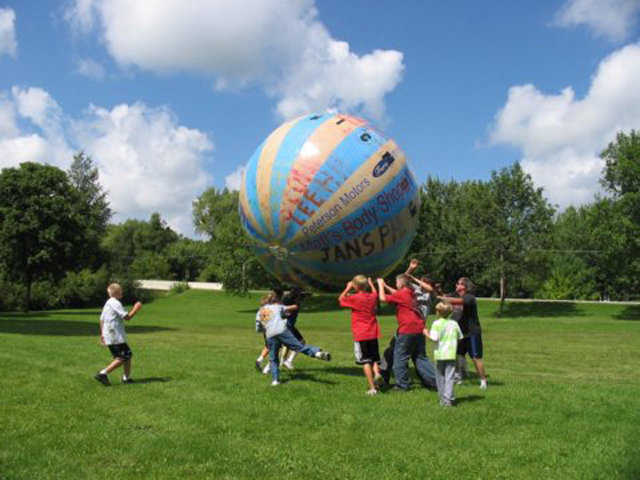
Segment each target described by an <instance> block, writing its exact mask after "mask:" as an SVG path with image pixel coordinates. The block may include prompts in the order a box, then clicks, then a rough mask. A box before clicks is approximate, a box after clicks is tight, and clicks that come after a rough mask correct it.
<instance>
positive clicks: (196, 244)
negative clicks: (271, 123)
mask: <svg viewBox="0 0 640 480" xmlns="http://www.w3.org/2000/svg"><path fill="white" fill-rule="evenodd" d="M601 157H602V158H603V160H604V162H605V166H604V169H603V172H602V177H601V184H602V186H603V188H604V189H605V191H606V192H607V195H606V196H596V197H595V198H594V199H593V201H592V202H590V203H589V204H586V205H582V206H580V207H569V208H567V209H566V210H564V211H562V212H560V211H558V210H557V208H556V207H554V206H553V205H551V204H550V203H549V202H548V200H547V199H546V198H545V196H544V192H543V190H542V189H541V188H538V187H536V186H535V185H534V183H533V181H532V179H531V177H530V176H529V175H528V174H526V173H525V172H524V171H523V169H522V168H521V166H520V165H519V164H517V163H516V164H514V165H512V166H510V167H507V168H504V169H501V170H499V171H495V172H492V174H491V177H490V179H488V180H486V181H478V180H467V181H455V180H448V181H447V180H441V179H439V178H436V177H428V178H427V179H426V181H425V182H424V184H423V185H422V187H421V190H420V195H421V210H422V211H421V221H420V225H419V227H418V231H417V235H416V238H415V240H414V242H413V243H412V245H411V248H410V250H409V252H408V253H407V255H406V258H405V261H403V262H402V263H401V264H400V265H399V266H398V271H401V270H402V269H403V268H404V267H405V266H406V263H407V261H408V259H410V258H414V257H416V258H419V259H420V260H421V261H422V264H423V265H424V266H425V267H426V270H427V274H428V275H429V276H430V277H431V278H433V279H434V280H436V281H438V282H440V283H441V284H442V285H443V286H444V288H445V290H446V289H448V288H452V285H453V284H454V282H455V280H456V279H457V278H458V277H460V276H462V275H465V276H468V277H471V278H472V279H473V280H474V281H475V283H476V285H477V294H478V295H482V296H494V297H500V298H502V299H504V298H505V297H507V296H509V297H525V298H531V297H535V298H549V299H593V300H629V299H638V298H639V297H640V134H639V133H638V132H636V131H634V130H632V131H631V132H630V133H628V134H627V133H619V134H618V135H617V137H616V139H615V141H613V142H611V144H609V145H608V147H607V148H606V149H605V150H604V151H603V152H602V153H601ZM237 211H238V193H237V192H232V191H228V190H226V189H225V190H217V189H214V188H210V189H208V190H206V191H205V192H203V193H202V194H201V195H200V196H199V197H198V198H197V199H196V200H195V201H194V202H193V209H192V214H193V224H194V228H195V231H196V232H197V233H199V234H200V235H201V237H202V239H199V240H194V239H190V238H186V237H184V236H182V235H180V234H179V233H177V232H175V231H174V230H172V229H171V228H170V227H169V226H168V225H167V224H166V222H165V221H163V220H162V218H161V216H160V215H159V214H158V213H153V214H152V215H151V217H150V218H149V219H148V220H146V221H143V220H134V219H129V220H126V221H124V222H122V223H119V224H114V223H110V222H111V219H112V217H113V211H112V210H111V208H110V205H109V201H108V195H107V193H106V192H105V191H104V189H103V188H102V186H101V185H100V183H99V181H98V170H97V168H96V166H95V164H94V162H93V161H92V159H91V158H90V157H89V156H87V155H85V154H84V153H83V152H80V153H78V154H77V155H75V156H74V158H73V162H72V164H71V167H70V168H69V170H68V171H63V170H61V169H58V168H56V167H53V166H50V165H42V164H38V163H23V164H21V165H20V166H19V167H16V168H5V169H3V170H2V171H1V172H0V310H15V309H46V308H61V307H80V306H95V305H99V304H100V303H101V302H102V301H103V299H104V295H105V294H104V289H105V287H106V285H107V283H108V282H110V281H114V280H117V281H119V282H120V283H121V284H123V285H124V286H125V291H126V292H130V294H131V295H132V296H133V295H135V296H140V295H142V292H139V291H136V288H135V287H136V279H142V278H153V279H166V280H176V281H195V280H199V281H220V282H222V283H223V284H224V285H225V288H226V289H227V290H230V291H233V292H245V291H246V290H248V289H251V288H268V287H270V286H273V285H274V284H277V283H278V281H277V280H276V279H275V278H273V277H272V276H271V275H270V274H269V273H268V272H266V271H265V270H264V269H263V268H262V266H261V265H260V264H259V262H258V261H257V260H256V258H255V256H254V255H253V254H252V252H251V248H250V240H249V238H248V237H247V236H246V234H245V233H244V231H243V228H242V226H241V224H240V220H239V217H238V214H237Z"/></svg>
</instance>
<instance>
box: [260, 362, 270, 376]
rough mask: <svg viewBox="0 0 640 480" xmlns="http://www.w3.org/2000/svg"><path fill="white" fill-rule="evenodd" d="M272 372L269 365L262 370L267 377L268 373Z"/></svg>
mask: <svg viewBox="0 0 640 480" xmlns="http://www.w3.org/2000/svg"><path fill="white" fill-rule="evenodd" d="M270 371H271V364H270V363H267V365H266V366H265V367H264V368H263V369H262V374H263V375H266V374H267V373H269V372H270Z"/></svg>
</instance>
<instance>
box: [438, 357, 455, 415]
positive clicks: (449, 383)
mask: <svg viewBox="0 0 640 480" xmlns="http://www.w3.org/2000/svg"><path fill="white" fill-rule="evenodd" d="M438 363H442V375H443V379H442V390H443V391H442V395H441V396H440V401H441V403H442V405H446V406H452V405H453V402H454V401H455V396H454V394H453V384H454V376H455V372H456V363H455V361H454V360H445V361H441V362H438ZM438 393H440V391H438Z"/></svg>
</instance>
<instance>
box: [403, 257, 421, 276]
mask: <svg viewBox="0 0 640 480" xmlns="http://www.w3.org/2000/svg"><path fill="white" fill-rule="evenodd" d="M418 265H420V262H418V259H417V258H412V259H411V261H410V262H409V266H408V267H407V271H406V272H404V273H406V274H407V275H411V274H412V273H413V272H415V270H416V268H418Z"/></svg>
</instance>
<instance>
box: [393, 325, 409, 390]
mask: <svg viewBox="0 0 640 480" xmlns="http://www.w3.org/2000/svg"><path fill="white" fill-rule="evenodd" d="M410 348H411V335H407V334H404V333H399V334H398V335H397V336H396V343H395V346H394V348H393V375H394V376H395V377H396V386H397V387H399V388H401V389H403V390H408V389H409V387H410V385H409V358H410V357H411V353H410Z"/></svg>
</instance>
